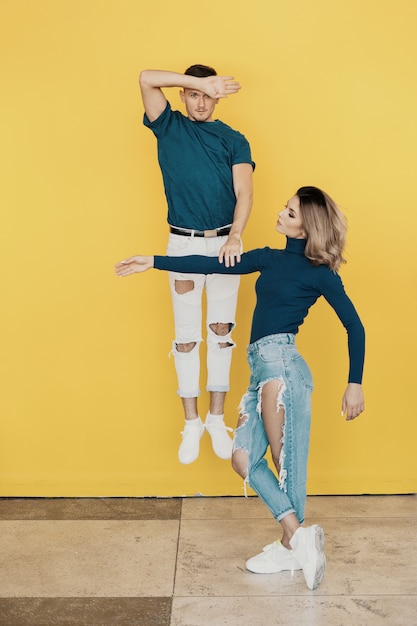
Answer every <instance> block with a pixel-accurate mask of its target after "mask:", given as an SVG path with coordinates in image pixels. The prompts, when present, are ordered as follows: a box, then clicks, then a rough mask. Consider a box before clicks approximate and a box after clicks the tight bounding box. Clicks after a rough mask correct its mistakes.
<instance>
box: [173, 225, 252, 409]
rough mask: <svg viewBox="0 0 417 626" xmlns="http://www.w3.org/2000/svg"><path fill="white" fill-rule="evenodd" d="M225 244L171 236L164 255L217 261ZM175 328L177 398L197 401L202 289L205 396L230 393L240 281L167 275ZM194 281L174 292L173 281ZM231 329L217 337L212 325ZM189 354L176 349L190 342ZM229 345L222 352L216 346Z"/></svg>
mask: <svg viewBox="0 0 417 626" xmlns="http://www.w3.org/2000/svg"><path fill="white" fill-rule="evenodd" d="M226 240H227V236H223V237H193V236H183V235H174V234H172V233H170V235H169V239H168V247H167V255H168V256H189V255H191V254H199V255H203V256H210V257H213V256H214V257H215V256H217V255H218V254H219V251H220V248H221V247H222V245H223V244H224V243H225V241H226ZM168 274H169V283H170V288H171V296H172V305H173V312H174V323H175V339H174V341H173V342H172V354H173V355H174V361H175V369H176V372H177V378H178V395H179V396H180V397H181V398H196V397H198V396H199V395H200V343H201V341H202V340H203V338H202V295H203V291H204V288H205V289H206V305H207V319H206V331H207V387H206V389H207V391H229V388H230V387H229V373H230V364H231V360H232V350H233V348H234V345H235V344H234V343H233V341H232V339H231V331H232V330H233V328H234V327H235V315H236V304H237V295H238V290H239V283H240V276H226V275H222V274H210V275H208V276H205V275H204V274H180V273H177V272H169V273H168ZM184 280H187V281H192V289H190V291H187V292H186V293H178V292H177V290H176V281H184ZM216 323H223V324H229V328H230V330H229V332H228V333H227V334H226V335H221V336H220V335H217V334H216V333H214V332H213V331H212V330H211V328H210V325H211V324H216ZM194 342H195V344H196V345H195V347H194V348H193V349H192V350H191V351H190V352H179V351H178V350H177V344H184V343H194ZM220 343H221V344H225V343H226V344H229V345H228V346H227V347H221V346H220V345H219V344H220Z"/></svg>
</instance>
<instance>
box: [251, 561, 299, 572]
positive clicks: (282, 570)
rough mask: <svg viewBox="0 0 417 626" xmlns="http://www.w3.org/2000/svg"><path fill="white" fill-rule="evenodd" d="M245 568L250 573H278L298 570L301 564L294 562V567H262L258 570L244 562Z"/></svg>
mask: <svg viewBox="0 0 417 626" xmlns="http://www.w3.org/2000/svg"><path fill="white" fill-rule="evenodd" d="M246 569H247V570H248V572H251V574H279V573H280V572H293V571H294V572H295V571H298V570H300V569H301V566H300V565H298V563H295V564H294V567H281V568H280V569H270V570H268V571H266V570H265V569H263V570H262V571H260V570H259V569H255V568H254V567H251V566H248V564H247V563H246Z"/></svg>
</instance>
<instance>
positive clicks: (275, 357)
mask: <svg viewBox="0 0 417 626" xmlns="http://www.w3.org/2000/svg"><path fill="white" fill-rule="evenodd" d="M294 339H295V338H294V335H292V334H278V335H269V336H267V337H263V338H262V339H260V340H259V341H256V342H254V343H252V344H250V345H249V346H248V349H247V353H248V362H249V366H250V370H251V377H250V384H249V388H248V390H247V392H246V394H245V395H244V396H243V398H242V403H241V409H240V421H239V426H238V428H236V431H235V438H234V451H243V452H244V453H246V454H247V461H248V466H247V476H246V481H247V482H248V484H249V485H250V487H252V489H254V490H255V491H256V493H257V494H258V496H259V497H260V498H261V499H262V500H263V501H264V502H265V504H266V506H267V507H268V508H269V510H270V511H271V513H272V515H273V516H274V518H275V519H276V520H277V521H278V522H279V521H280V520H281V519H283V518H284V517H285V516H286V515H288V514H289V513H295V514H296V516H297V518H298V521H299V522H300V524H302V523H303V522H304V509H305V502H306V482H307V460H308V448H309V442H310V415H311V392H312V390H313V380H312V376H311V372H310V369H309V367H308V365H307V363H306V362H305V361H304V359H303V357H302V356H301V355H300V354H299V352H298V350H297V348H296V346H295V341H294ZM271 380H277V381H278V382H279V383H280V387H279V389H280V390H279V392H278V398H277V409H278V408H283V409H284V424H283V428H282V440H281V442H282V449H281V454H280V464H279V465H280V476H279V478H277V476H276V474H275V473H274V472H273V471H271V469H270V468H269V466H268V463H267V461H266V459H265V458H264V456H265V453H266V451H267V448H268V439H267V435H266V433H265V428H264V423H263V419H262V388H263V386H264V385H265V383H267V382H269V381H271Z"/></svg>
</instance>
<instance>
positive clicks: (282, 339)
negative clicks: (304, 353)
mask: <svg viewBox="0 0 417 626" xmlns="http://www.w3.org/2000/svg"><path fill="white" fill-rule="evenodd" d="M270 343H275V344H277V345H280V346H284V345H290V344H295V335H294V334H293V333H278V334H277V335H267V336H266V337H261V339H258V340H257V341H254V342H253V343H251V344H249V346H248V354H251V353H253V352H257V351H258V350H259V348H260V347H261V346H266V345H268V344H270Z"/></svg>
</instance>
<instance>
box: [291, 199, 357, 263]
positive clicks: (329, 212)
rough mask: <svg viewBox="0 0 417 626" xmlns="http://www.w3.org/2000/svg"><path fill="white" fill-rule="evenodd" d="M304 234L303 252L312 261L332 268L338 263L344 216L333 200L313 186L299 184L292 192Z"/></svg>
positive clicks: (342, 259)
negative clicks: (297, 203) (296, 201)
mask: <svg viewBox="0 0 417 626" xmlns="http://www.w3.org/2000/svg"><path fill="white" fill-rule="evenodd" d="M296 195H297V196H298V198H299V200H300V212H301V219H302V223H303V230H304V233H305V237H306V241H307V243H306V248H305V255H306V257H307V258H308V259H310V261H311V262H312V263H313V265H321V264H325V265H328V266H329V267H330V269H332V270H334V271H335V272H336V271H337V270H338V269H339V267H340V265H341V264H342V263H346V260H345V259H344V258H343V250H344V247H345V242H346V231H347V223H346V218H345V216H344V215H343V213H342V212H341V211H340V209H339V208H338V206H337V205H336V203H335V202H334V201H333V200H332V199H331V198H330V196H328V195H327V193H325V192H324V191H322V190H321V189H318V188H317V187H301V188H300V189H299V190H298V191H297V194H296Z"/></svg>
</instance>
